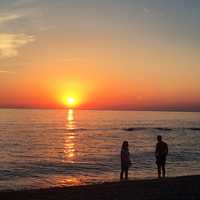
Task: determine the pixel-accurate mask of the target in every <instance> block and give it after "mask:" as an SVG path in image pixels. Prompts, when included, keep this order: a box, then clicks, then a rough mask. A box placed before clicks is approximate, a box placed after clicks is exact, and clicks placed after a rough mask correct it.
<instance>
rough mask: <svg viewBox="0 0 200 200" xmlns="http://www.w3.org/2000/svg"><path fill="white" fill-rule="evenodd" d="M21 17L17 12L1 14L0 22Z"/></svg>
mask: <svg viewBox="0 0 200 200" xmlns="http://www.w3.org/2000/svg"><path fill="white" fill-rule="evenodd" d="M20 17H21V15H17V14H10V15H0V24H2V23H5V22H9V21H12V20H16V19H18V18H20Z"/></svg>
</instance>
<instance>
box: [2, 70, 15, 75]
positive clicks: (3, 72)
mask: <svg viewBox="0 0 200 200" xmlns="http://www.w3.org/2000/svg"><path fill="white" fill-rule="evenodd" d="M0 74H15V72H11V71H7V70H0Z"/></svg>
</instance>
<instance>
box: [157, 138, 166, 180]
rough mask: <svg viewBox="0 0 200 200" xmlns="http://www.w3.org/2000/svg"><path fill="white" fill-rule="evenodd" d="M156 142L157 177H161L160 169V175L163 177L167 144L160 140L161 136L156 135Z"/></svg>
mask: <svg viewBox="0 0 200 200" xmlns="http://www.w3.org/2000/svg"><path fill="white" fill-rule="evenodd" d="M157 140H158V143H157V144H156V151H155V157H156V164H157V167H158V178H161V170H162V177H163V178H165V163H166V158H167V154H168V146H167V143H165V142H163V141H162V136H161V135H158V136H157Z"/></svg>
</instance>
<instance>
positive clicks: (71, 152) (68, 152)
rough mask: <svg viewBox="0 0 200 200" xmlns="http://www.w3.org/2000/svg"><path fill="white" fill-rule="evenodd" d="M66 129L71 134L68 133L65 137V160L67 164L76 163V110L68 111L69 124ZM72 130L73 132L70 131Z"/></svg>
mask: <svg viewBox="0 0 200 200" xmlns="http://www.w3.org/2000/svg"><path fill="white" fill-rule="evenodd" d="M66 128H67V130H68V131H69V132H67V134H66V136H65V144H64V154H65V159H66V161H67V162H72V163H73V162H74V158H75V151H76V149H75V139H76V137H75V133H74V132H73V130H74V128H75V121H74V110H73V109H69V110H68V111H67V123H66ZM70 130H71V131H70Z"/></svg>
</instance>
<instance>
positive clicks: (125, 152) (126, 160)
mask: <svg viewBox="0 0 200 200" xmlns="http://www.w3.org/2000/svg"><path fill="white" fill-rule="evenodd" d="M130 166H131V160H130V153H129V148H128V142H127V141H124V142H123V144H122V148H121V173H120V180H122V179H123V174H124V173H125V179H126V180H127V179H128V170H129V167H130Z"/></svg>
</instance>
